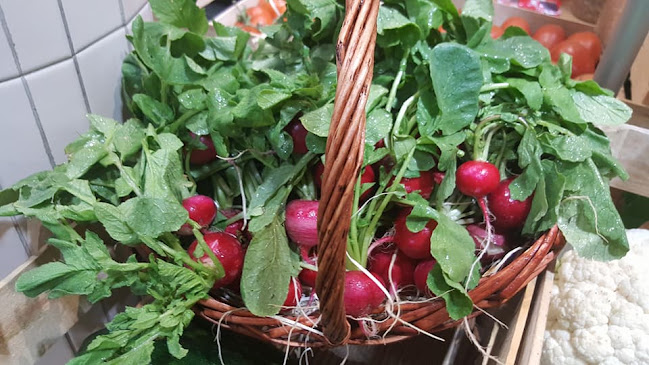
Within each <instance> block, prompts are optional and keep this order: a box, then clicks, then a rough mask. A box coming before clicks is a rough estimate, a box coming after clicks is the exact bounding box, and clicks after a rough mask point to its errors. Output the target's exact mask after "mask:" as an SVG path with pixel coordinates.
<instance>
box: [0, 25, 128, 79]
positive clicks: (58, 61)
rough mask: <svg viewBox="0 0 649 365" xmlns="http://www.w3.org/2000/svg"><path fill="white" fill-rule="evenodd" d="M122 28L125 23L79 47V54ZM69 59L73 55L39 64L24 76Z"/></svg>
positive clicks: (16, 77) (15, 77)
mask: <svg viewBox="0 0 649 365" xmlns="http://www.w3.org/2000/svg"><path fill="white" fill-rule="evenodd" d="M121 28H123V25H121V24H120V25H118V26H117V27H115V28H113V29H111V30H109V31H108V32H107V33H106V34H104V35H102V36H101V37H99V38H97V39H96V40H94V41H92V42H91V43H90V44H88V45H87V46H85V47H83V48H81V49H79V52H77V54H79V53H81V52H83V51H85V50H87V49H88V48H90V47H92V46H94V45H95V44H97V43H99V42H101V41H103V40H104V39H105V38H106V37H108V36H110V35H111V34H113V33H115V32H116V31H118V30H120V29H121ZM75 56H76V55H75ZM69 60H72V56H68V57H64V58H61V59H57V60H55V61H52V62H50V63H48V64H45V65H42V66H39V67H37V68H35V69H33V70H31V71H29V72H26V73H24V74H23V75H22V76H29V75H31V74H33V73H36V72H38V71H42V70H44V69H46V68H48V67H52V66H55V65H58V64H59V63H63V62H65V61H69ZM20 76H21V75H18V76H14V77H8V78H6V79H0V83H2V82H8V81H13V80H16V79H18V78H20Z"/></svg>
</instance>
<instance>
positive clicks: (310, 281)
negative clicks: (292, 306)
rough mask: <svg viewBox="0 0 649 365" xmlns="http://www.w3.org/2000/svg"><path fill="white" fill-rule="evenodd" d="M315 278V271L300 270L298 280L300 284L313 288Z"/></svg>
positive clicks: (316, 274) (316, 273)
mask: <svg viewBox="0 0 649 365" xmlns="http://www.w3.org/2000/svg"><path fill="white" fill-rule="evenodd" d="M317 276H318V272H317V271H313V270H309V269H302V271H300V275H299V276H298V279H300V282H302V284H304V285H306V286H310V287H312V288H315V279H316V277H317Z"/></svg>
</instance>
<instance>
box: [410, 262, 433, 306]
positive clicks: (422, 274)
mask: <svg viewBox="0 0 649 365" xmlns="http://www.w3.org/2000/svg"><path fill="white" fill-rule="evenodd" d="M436 262H437V261H435V259H430V260H424V261H421V262H419V263H418V264H417V267H415V270H414V272H413V277H414V281H415V286H416V287H417V290H419V293H421V294H423V295H426V296H429V297H430V296H432V295H433V293H431V291H430V288H428V284H427V283H426V281H427V280H428V273H430V270H432V269H433V266H435V263H436Z"/></svg>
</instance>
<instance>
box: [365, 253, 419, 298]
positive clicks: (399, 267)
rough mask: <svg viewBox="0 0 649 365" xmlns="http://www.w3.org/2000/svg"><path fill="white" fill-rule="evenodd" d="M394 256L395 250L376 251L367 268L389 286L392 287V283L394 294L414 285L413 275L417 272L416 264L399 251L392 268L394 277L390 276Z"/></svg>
mask: <svg viewBox="0 0 649 365" xmlns="http://www.w3.org/2000/svg"><path fill="white" fill-rule="evenodd" d="M394 254H395V252H394V250H389V251H382V250H380V249H379V250H375V251H374V252H372V255H371V256H370V258H369V261H368V267H367V269H368V270H369V271H371V272H373V273H374V274H376V275H378V276H379V277H380V278H381V279H382V280H383V282H385V283H386V284H387V285H390V282H392V283H393V284H394V287H391V288H390V289H391V292H393V293H394V292H396V289H398V288H403V287H404V286H408V285H412V284H414V279H413V276H412V275H413V271H415V262H414V261H413V260H412V259H410V258H409V257H407V256H405V255H404V254H402V253H401V251H399V252H397V254H396V258H395V260H394V265H393V266H392V275H390V263H391V262H392V256H393V255H394ZM390 278H392V280H390Z"/></svg>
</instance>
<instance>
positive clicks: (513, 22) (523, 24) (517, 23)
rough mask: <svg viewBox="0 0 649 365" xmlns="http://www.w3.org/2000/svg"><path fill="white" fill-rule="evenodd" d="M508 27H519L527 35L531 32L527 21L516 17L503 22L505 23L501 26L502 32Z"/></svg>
mask: <svg viewBox="0 0 649 365" xmlns="http://www.w3.org/2000/svg"><path fill="white" fill-rule="evenodd" d="M509 27H519V28H521V29H523V30H524V31H525V33H527V34H530V33H532V30H531V29H530V24H529V23H528V22H527V20H525V19H523V18H521V17H518V16H513V17H511V18H508V19H507V20H505V22H504V23H503V25H502V28H503V32H504V31H505V30H507V28H509Z"/></svg>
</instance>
